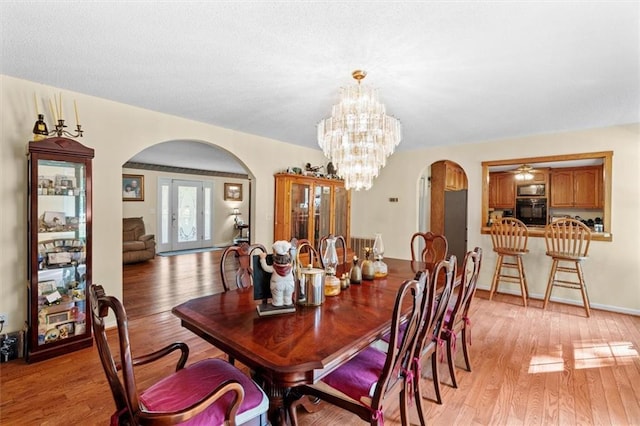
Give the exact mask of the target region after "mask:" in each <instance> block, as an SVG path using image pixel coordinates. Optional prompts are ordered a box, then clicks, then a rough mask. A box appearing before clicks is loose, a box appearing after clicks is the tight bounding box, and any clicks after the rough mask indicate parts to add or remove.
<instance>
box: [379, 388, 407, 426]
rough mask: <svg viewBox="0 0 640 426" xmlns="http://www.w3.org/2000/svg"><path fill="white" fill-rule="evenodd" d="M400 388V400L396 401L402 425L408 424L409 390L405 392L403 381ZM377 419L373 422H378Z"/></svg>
mask: <svg viewBox="0 0 640 426" xmlns="http://www.w3.org/2000/svg"><path fill="white" fill-rule="evenodd" d="M402 386H403V388H402V390H401V391H400V400H399V401H398V403H399V404H400V421H401V424H403V425H408V424H409V392H407V383H406V382H405V383H404V384H403V385H402ZM378 421H379V419H376V420H375V422H376V423H378Z"/></svg>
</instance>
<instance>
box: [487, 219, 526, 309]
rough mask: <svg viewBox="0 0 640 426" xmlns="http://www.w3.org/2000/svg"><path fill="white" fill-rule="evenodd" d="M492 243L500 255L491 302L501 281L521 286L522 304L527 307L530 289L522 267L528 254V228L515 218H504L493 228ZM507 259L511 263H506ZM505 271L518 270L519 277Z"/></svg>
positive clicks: (493, 282)
mask: <svg viewBox="0 0 640 426" xmlns="http://www.w3.org/2000/svg"><path fill="white" fill-rule="evenodd" d="M491 241H492V242H493V251H494V252H496V254H497V255H498V259H497V260H496V270H495V272H494V274H493V281H492V282H491V292H490V293H489V300H491V299H492V298H493V294H494V293H496V292H497V291H498V285H499V283H500V281H505V282H511V283H518V284H520V292H521V294H522V303H523V304H524V306H525V308H526V307H527V299H528V298H529V289H528V287H527V277H526V275H525V273H524V267H523V265H522V256H523V255H525V254H527V253H528V252H529V250H528V249H527V242H528V241H529V230H528V229H527V226H526V225H525V224H524V223H522V222H521V221H519V220H518V219H514V218H503V219H501V220H500V221H499V222H494V223H493V225H492V226H491ZM505 257H507V258H508V259H507V260H509V261H505ZM503 269H506V270H507V271H509V270H516V271H517V273H518V275H511V274H507V273H505V272H503Z"/></svg>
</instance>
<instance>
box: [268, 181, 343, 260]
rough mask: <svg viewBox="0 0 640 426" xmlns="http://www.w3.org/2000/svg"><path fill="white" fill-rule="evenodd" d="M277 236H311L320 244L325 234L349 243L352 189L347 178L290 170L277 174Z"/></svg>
mask: <svg viewBox="0 0 640 426" xmlns="http://www.w3.org/2000/svg"><path fill="white" fill-rule="evenodd" d="M274 210H275V211H274V229H273V236H274V240H276V241H277V240H287V241H289V240H291V239H292V238H297V239H299V240H300V239H308V240H309V241H310V242H311V244H312V245H313V246H314V247H317V245H318V243H319V241H320V238H322V237H323V236H325V235H329V234H334V235H342V236H343V237H344V239H345V241H346V242H347V244H349V238H350V231H349V227H350V220H351V192H350V191H348V190H347V189H345V187H344V181H342V180H337V179H325V178H316V177H311V176H301V175H294V174H288V173H280V174H276V175H275V207H274Z"/></svg>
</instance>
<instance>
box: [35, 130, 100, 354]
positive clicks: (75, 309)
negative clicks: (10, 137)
mask: <svg viewBox="0 0 640 426" xmlns="http://www.w3.org/2000/svg"><path fill="white" fill-rule="evenodd" d="M93 155H94V151H93V149H91V148H87V147H85V146H83V145H82V144H80V143H79V142H76V141H74V140H72V139H67V138H62V137H54V138H48V139H44V140H41V141H37V142H29V149H28V166H29V167H28V169H29V177H28V182H29V185H28V210H29V212H28V226H27V229H28V236H27V238H28V257H27V259H28V262H27V263H28V266H27V267H28V271H27V278H28V285H27V293H28V297H27V300H28V313H27V325H28V331H27V352H26V359H27V361H28V362H36V361H41V360H44V359H48V358H51V357H54V356H58V355H62V354H65V353H68V352H71V351H74V350H77V349H81V348H85V347H89V346H91V345H92V342H93V340H92V335H91V312H90V309H91V307H90V306H89V305H90V304H89V286H90V285H91V162H92V159H93Z"/></svg>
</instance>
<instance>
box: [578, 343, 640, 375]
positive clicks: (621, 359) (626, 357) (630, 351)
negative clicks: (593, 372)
mask: <svg viewBox="0 0 640 426" xmlns="http://www.w3.org/2000/svg"><path fill="white" fill-rule="evenodd" d="M635 358H638V350H637V349H636V348H634V347H633V344H632V343H631V342H578V343H576V344H574V349H573V359H574V362H575V368H576V369H584V368H599V367H609V366H613V365H627V364H631V363H632V362H633V360H634V359H635Z"/></svg>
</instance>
